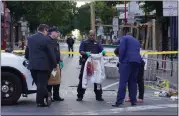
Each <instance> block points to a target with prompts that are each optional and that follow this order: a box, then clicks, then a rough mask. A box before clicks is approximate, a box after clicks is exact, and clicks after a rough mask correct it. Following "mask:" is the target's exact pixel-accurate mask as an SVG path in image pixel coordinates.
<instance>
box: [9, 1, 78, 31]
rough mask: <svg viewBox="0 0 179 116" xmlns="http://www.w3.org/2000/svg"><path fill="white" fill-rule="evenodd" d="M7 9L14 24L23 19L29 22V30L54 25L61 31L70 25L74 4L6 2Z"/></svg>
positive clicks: (60, 2) (68, 2) (62, 2)
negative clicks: (41, 24) (44, 24)
mask: <svg viewBox="0 0 179 116" xmlns="http://www.w3.org/2000/svg"><path fill="white" fill-rule="evenodd" d="M7 7H8V8H9V9H10V11H11V14H12V17H13V19H14V22H18V21H19V19H20V18H21V17H24V18H25V20H27V21H28V22H29V24H30V27H31V30H34V29H36V27H37V26H38V25H39V24H40V23H46V24H49V25H55V26H58V27H59V28H62V29H63V28H64V27H65V26H66V25H72V24H71V23H72V20H73V18H74V17H73V16H74V11H75V10H76V2H72V1H33V2H32V1H7ZM68 27H69V28H71V27H73V26H68ZM68 30H73V29H68Z"/></svg>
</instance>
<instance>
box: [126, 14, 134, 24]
mask: <svg viewBox="0 0 179 116" xmlns="http://www.w3.org/2000/svg"><path fill="white" fill-rule="evenodd" d="M134 22H135V13H134V12H129V13H128V17H127V23H128V24H133V23H134Z"/></svg>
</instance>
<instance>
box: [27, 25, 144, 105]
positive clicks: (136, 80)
mask: <svg viewBox="0 0 179 116" xmlns="http://www.w3.org/2000/svg"><path fill="white" fill-rule="evenodd" d="M59 35H60V32H59V31H58V30H57V28H56V27H52V28H50V29H49V27H48V26H47V25H45V24H41V25H39V27H38V32H37V33H36V34H34V35H32V36H30V37H28V46H27V48H26V50H25V58H26V59H28V60H29V65H28V69H29V70H30V72H31V75H32V78H33V80H34V82H35V84H36V85H37V96H36V103H37V106H39V107H46V106H49V104H50V102H51V100H54V101H63V100H64V99H63V98H61V97H60V95H59V87H60V81H58V83H54V84H49V82H48V81H49V78H50V77H51V73H52V71H57V72H58V71H59V72H61V69H62V68H63V65H64V64H63V61H62V59H61V57H60V48H59V43H58V41H57V37H58V36H59ZM67 44H68V48H69V50H70V49H72V51H73V44H74V40H73V39H72V38H71V37H69V38H68V39H67ZM79 52H80V54H81V56H82V57H81V60H80V62H81V70H80V74H79V84H78V87H77V93H78V94H77V101H82V100H83V97H84V94H85V89H83V88H82V77H83V72H84V66H85V63H86V61H87V59H88V57H90V55H91V54H99V53H102V54H103V55H104V56H105V55H106V51H105V50H104V49H103V47H102V45H101V43H99V42H97V41H96V39H95V31H94V30H90V31H89V39H85V40H83V41H82V42H81V44H80V48H79ZM115 54H116V55H117V56H119V63H120V64H119V73H120V81H119V90H118V95H117V100H116V103H115V104H114V105H112V106H113V107H119V106H120V105H121V104H123V103H124V99H125V95H126V86H127V84H128V90H129V99H128V100H127V101H130V102H131V105H132V106H134V105H136V103H137V102H143V96H144V82H143V72H144V64H145V63H144V61H143V60H142V57H141V55H140V43H139V41H138V40H137V39H135V38H134V37H133V36H132V34H131V33H127V35H125V36H122V37H121V38H120V44H119V47H118V48H117V49H116V50H115ZM69 57H70V55H69ZM72 57H73V55H72ZM139 72H140V73H139ZM60 75H61V73H60ZM60 75H59V77H60ZM137 84H138V86H139V100H137V99H136V96H137ZM52 88H53V97H52ZM94 92H95V94H96V100H97V101H104V99H103V97H102V93H103V92H102V85H101V84H97V83H94ZM52 98H53V99H52Z"/></svg>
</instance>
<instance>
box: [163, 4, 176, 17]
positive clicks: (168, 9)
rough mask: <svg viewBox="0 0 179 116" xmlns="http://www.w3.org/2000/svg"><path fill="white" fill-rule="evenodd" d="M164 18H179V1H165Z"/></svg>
mask: <svg viewBox="0 0 179 116" xmlns="http://www.w3.org/2000/svg"><path fill="white" fill-rule="evenodd" d="M163 16H169V17H170V16H178V1H163Z"/></svg>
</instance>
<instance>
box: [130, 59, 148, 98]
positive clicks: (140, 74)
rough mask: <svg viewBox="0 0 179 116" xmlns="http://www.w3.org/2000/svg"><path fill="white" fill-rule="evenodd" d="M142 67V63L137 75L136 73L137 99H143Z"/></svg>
mask: <svg viewBox="0 0 179 116" xmlns="http://www.w3.org/2000/svg"><path fill="white" fill-rule="evenodd" d="M144 66H145V63H144V62H142V63H141V64H140V68H139V73H138V76H137V85H138V89H139V96H138V98H139V99H144ZM128 88H129V87H128ZM129 91H130V90H129Z"/></svg>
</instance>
